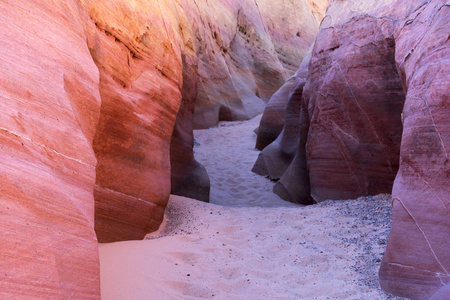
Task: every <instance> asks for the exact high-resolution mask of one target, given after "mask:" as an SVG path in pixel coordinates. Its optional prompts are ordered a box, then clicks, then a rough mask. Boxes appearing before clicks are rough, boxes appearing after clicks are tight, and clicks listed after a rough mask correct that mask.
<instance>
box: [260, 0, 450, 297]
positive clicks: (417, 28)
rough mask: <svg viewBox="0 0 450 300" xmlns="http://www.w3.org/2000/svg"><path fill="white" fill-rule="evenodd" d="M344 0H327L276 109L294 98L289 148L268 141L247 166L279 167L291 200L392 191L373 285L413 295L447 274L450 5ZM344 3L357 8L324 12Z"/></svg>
mask: <svg viewBox="0 0 450 300" xmlns="http://www.w3.org/2000/svg"><path fill="white" fill-rule="evenodd" d="M351 2H352V3H350V2H349V1H333V2H332V3H330V6H329V10H328V13H327V16H326V17H325V19H324V21H323V23H322V29H321V31H320V33H319V35H318V38H317V40H316V42H315V46H314V49H313V52H312V58H311V61H310V64H309V70H308V72H309V75H308V78H307V80H306V83H305V86H304V88H303V89H302V96H301V97H298V98H297V102H301V103H300V104H297V105H296V106H292V104H291V102H292V101H293V100H295V99H293V97H292V96H291V98H290V99H289V102H288V103H289V105H291V106H290V107H288V109H287V115H288V113H289V111H290V110H294V111H295V109H298V107H300V111H299V112H297V113H295V114H296V115H300V117H299V118H300V121H299V123H298V124H299V125H298V128H299V129H298V135H297V137H296V138H294V139H293V140H294V141H295V142H297V141H298V150H297V152H296V153H295V157H294V158H292V155H293V154H292V151H290V148H286V149H289V150H287V151H286V153H288V154H289V155H288V156H286V157H288V158H289V159H288V160H286V157H282V156H281V154H282V153H283V151H285V149H284V147H280V146H279V145H280V143H279V141H277V140H278V139H277V140H276V141H275V142H274V143H272V144H271V145H269V146H267V147H266V148H265V149H267V150H265V151H263V152H262V153H261V156H260V158H259V159H258V162H257V163H256V164H255V168H257V170H258V171H262V172H263V173H264V172H265V173H264V174H267V175H271V174H272V176H274V177H275V178H278V177H280V176H281V175H282V176H281V180H280V181H279V182H278V183H277V184H276V185H275V188H274V190H275V192H277V193H278V194H279V195H280V196H282V197H283V198H285V199H287V200H289V201H293V202H299V203H305V204H307V203H310V201H311V197H312V198H313V199H314V200H315V201H322V200H324V199H342V198H344V199H345V198H355V197H357V196H360V195H367V194H375V193H380V192H390V191H392V195H393V209H394V213H393V225H392V226H393V227H392V232H391V236H390V239H389V243H388V247H387V250H386V254H385V257H384V259H383V262H382V267H381V270H380V282H381V286H382V287H383V288H384V289H385V290H387V291H389V292H392V293H394V294H397V295H400V296H405V297H409V298H413V299H428V298H430V297H432V296H433V294H435V293H436V295H435V296H434V297H435V298H436V297H440V296H439V295H443V294H445V291H446V290H448V287H447V286H445V287H444V285H446V284H447V285H448V282H449V281H450V278H449V266H450V263H449V261H450V255H448V251H446V249H448V247H449V246H450V245H449V244H448V241H450V218H449V202H448V201H449V199H450V198H449V193H450V191H449V188H448V182H449V181H448V178H449V174H450V163H449V159H448V148H449V144H450V134H449V133H450V130H449V128H450V126H449V122H448V120H447V119H445V118H446V116H448V114H449V107H448V102H449V99H448V80H449V78H450V73H449V72H450V71H449V69H448V65H449V60H450V52H449V50H448V43H449V42H448V41H449V36H448V30H447V31H446V26H447V25H446V22H447V21H446V20H448V19H449V17H450V14H449V10H448V8H449V6H448V4H447V3H446V2H445V1H440V0H435V1H422V2H414V3H412V2H409V1H396V2H393V3H392V4H389V1H387V2H386V3H381V4H383V5H385V6H383V5H380V4H379V3H378V2H377V4H375V5H371V4H370V3H367V2H365V3H364V4H362V2H356V3H355V2H353V1H351ZM391 2H392V1H391ZM348 5H356V6H357V9H355V10H353V12H352V13H351V14H347V15H345V14H344V15H339V14H338V15H337V16H335V17H334V18H333V11H335V12H339V11H342V9H341V8H342V7H346V6H348ZM366 9H368V10H366ZM361 10H362V11H361ZM364 10H366V11H365V12H364ZM358 11H360V12H364V13H362V14H359V13H358ZM447 27H448V26H447ZM294 91H295V89H293V90H292V91H291V95H292V93H293V92H294ZM305 108H306V109H305ZM402 123H403V124H402ZM287 128H289V126H288V125H286V126H285V129H284V130H285V131H286V129H287ZM282 135H283V133H282V134H281V135H280V136H282ZM261 157H263V159H261ZM283 159H284V160H283ZM289 160H292V163H291V164H290V166H289V167H288V168H287V169H286V171H285V172H284V173H283V172H282V169H284V168H286V167H285V165H286V161H289ZM280 166H283V167H282V168H280ZM397 170H398V173H397ZM280 171H281V173H283V174H281V175H280ZM394 177H395V183H394V185H393V187H392V184H393V182H394ZM391 188H392V189H391Z"/></svg>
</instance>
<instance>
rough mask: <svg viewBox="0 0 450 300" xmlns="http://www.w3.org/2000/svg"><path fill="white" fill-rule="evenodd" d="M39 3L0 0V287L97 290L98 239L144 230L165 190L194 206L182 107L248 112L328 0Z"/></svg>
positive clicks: (202, 121)
mask: <svg viewBox="0 0 450 300" xmlns="http://www.w3.org/2000/svg"><path fill="white" fill-rule="evenodd" d="M37 3H38V2H37V1H27V0H19V1H9V0H6V1H2V3H1V4H0V10H1V12H2V13H1V15H2V18H0V24H1V28H0V36H1V37H2V43H1V45H0V50H1V55H0V61H1V66H2V68H1V70H0V77H1V80H0V106H1V110H0V114H1V115H2V118H1V119H2V123H1V125H0V138H1V139H2V142H1V143H0V145H1V146H0V157H1V161H0V165H1V170H2V172H1V175H0V177H1V188H0V194H1V199H2V204H3V205H2V208H1V210H2V214H1V216H0V222H1V224H2V227H3V230H4V238H3V242H2V247H1V249H0V258H1V262H0V266H1V267H2V270H4V272H2V275H1V276H2V279H1V280H0V295H1V296H2V298H5V299H24V298H28V297H38V298H44V299H53V298H79V299H98V298H100V291H99V277H98V276H99V268H98V265H99V262H98V250H97V241H100V242H112V241H119V240H126V239H140V238H142V237H143V236H144V235H145V234H146V233H147V232H149V231H153V230H155V229H157V228H158V226H159V224H160V222H161V221H162V218H163V213H164V208H165V206H166V204H167V201H168V198H169V194H170V192H171V191H172V192H174V193H181V194H183V195H188V196H191V197H194V198H197V199H201V200H205V201H207V198H208V191H209V180H208V177H207V174H206V173H205V170H204V168H203V167H202V166H201V165H199V164H198V163H197V162H196V161H195V159H194V157H193V153H192V144H193V136H192V128H193V116H194V115H195V116H196V121H195V124H196V125H197V126H200V127H207V126H211V125H215V124H216V123H217V121H218V120H219V119H224V120H237V119H246V118H249V117H252V116H254V115H255V114H257V113H259V112H261V111H262V109H263V107H264V105H265V102H266V101H267V100H268V99H269V97H270V96H271V95H272V93H273V92H275V91H276V90H277V89H278V88H279V87H280V86H281V85H282V84H283V82H284V79H285V78H287V77H288V76H290V75H292V73H293V72H294V70H295V68H296V66H297V65H298V63H299V62H300V61H301V59H302V57H303V56H304V52H305V51H306V49H307V48H308V47H309V44H310V43H311V42H312V40H313V38H314V35H315V34H316V33H317V29H318V24H319V21H320V19H321V18H322V14H323V12H324V9H325V4H326V1H324V2H323V3H320V4H315V3H310V2H308V1H297V2H296V3H290V1H281V2H278V4H279V5H275V4H273V3H272V1H259V0H258V1H250V0H248V1H231V2H230V1H222V0H221V1H219V0H217V1H208V2H206V1H187V0H186V1H184V0H182V1H169V0H166V1H165V0H160V1H137V0H127V1H124V0H102V1H93V0H81V1H76V0H69V1H59V0H55V1H51V4H46V3H45V1H44V2H42V3H39V4H37ZM281 23H284V24H285V25H282V24H281ZM171 173H172V175H173V176H171Z"/></svg>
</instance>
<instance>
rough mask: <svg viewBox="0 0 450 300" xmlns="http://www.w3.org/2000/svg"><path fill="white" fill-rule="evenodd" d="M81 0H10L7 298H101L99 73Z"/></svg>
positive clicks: (5, 84)
mask: <svg viewBox="0 0 450 300" xmlns="http://www.w3.org/2000/svg"><path fill="white" fill-rule="evenodd" d="M82 11H83V10H82V8H81V7H80V6H79V4H78V3H77V2H76V1H52V2H47V1H25V0H14V1H8V0H6V1H1V2H0V12H1V13H0V14H1V17H0V36H1V37H2V42H1V43H0V53H1V54H0V65H1V68H0V78H1V79H0V120H1V124H0V165H1V166H0V170H1V173H0V199H1V202H2V203H1V206H0V211H1V213H0V224H1V228H2V241H1V246H0V268H1V270H2V272H1V274H0V298H2V299H37V298H40V299H69V298H73V299H75V298H77V299H100V286H99V285H100V279H99V260H98V248H97V239H96V237H95V232H94V196H93V191H94V184H95V166H96V159H95V155H94V151H93V149H92V141H93V138H94V134H95V128H96V124H97V121H98V118H99V113H100V94H99V91H98V86H99V73H98V70H97V67H96V65H95V64H94V62H93V60H92V57H91V55H90V53H89V49H88V47H87V46H86V39H87V34H86V32H85V27H84V25H83V24H85V23H86V22H89V18H88V17H87V15H85V14H83V13H82Z"/></svg>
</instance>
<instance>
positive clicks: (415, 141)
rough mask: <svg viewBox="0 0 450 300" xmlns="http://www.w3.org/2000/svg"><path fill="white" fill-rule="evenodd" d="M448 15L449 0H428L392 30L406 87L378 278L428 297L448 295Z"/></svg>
mask: <svg viewBox="0 0 450 300" xmlns="http://www.w3.org/2000/svg"><path fill="white" fill-rule="evenodd" d="M395 9H400V8H399V7H398V6H395V7H394V10H395ZM449 19H450V6H449V4H448V2H446V1H442V0H439V1H438V0H434V1H429V2H428V3H424V4H423V5H422V6H420V7H418V8H416V9H415V10H414V11H413V13H411V14H410V15H408V17H406V18H404V19H403V20H401V21H400V22H399V23H398V28H397V31H396V36H395V41H396V54H395V61H396V65H397V69H398V71H399V75H400V76H399V77H400V78H402V82H403V86H404V88H405V91H406V92H407V93H406V101H405V107H404V109H403V115H402V118H403V135H402V143H401V151H400V169H399V171H398V174H397V177H396V179H395V183H394V187H393V190H392V204H393V221H392V230H391V233H390V236H389V241H388V245H387V249H386V252H385V255H384V258H383V261H382V266H381V270H380V283H381V287H382V288H383V289H385V290H387V291H389V292H391V293H395V294H397V295H400V296H405V297H409V298H413V299H428V298H429V297H430V296H431V295H433V294H434V293H435V292H436V293H437V290H438V289H442V291H441V292H439V293H440V294H441V295H446V296H445V297H443V298H439V297H438V296H436V297H435V298H437V299H449V297H450V294H449V293H448V291H449V287H448V285H449V282H450V273H449V272H450V252H449V248H450V185H449V183H450V161H449V153H450V121H449V119H448V117H449V116H450V105H449V104H450V98H449V82H450V68H449V66H450V42H449V31H448V20H449ZM445 284H447V286H446V287H445V288H443V287H442V286H443V285H445ZM445 290H446V291H447V293H445ZM439 293H438V294H439Z"/></svg>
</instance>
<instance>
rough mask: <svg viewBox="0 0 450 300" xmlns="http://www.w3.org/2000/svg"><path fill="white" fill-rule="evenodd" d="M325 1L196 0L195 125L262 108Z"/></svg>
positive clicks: (299, 55) (313, 29) (307, 39)
mask: <svg viewBox="0 0 450 300" xmlns="http://www.w3.org/2000/svg"><path fill="white" fill-rule="evenodd" d="M327 2H328V1H315V3H312V2H310V1H306V0H302V1H295V2H293V1H288V0H283V1H277V2H274V1H268V0H257V1H253V0H246V1H223V0H213V1H208V2H206V1H195V3H196V4H197V8H196V10H195V11H194V15H192V17H191V18H192V20H193V23H194V24H195V25H194V26H195V28H194V32H195V36H196V39H197V41H198V46H197V47H198V48H197V54H198V58H199V64H198V76H199V80H198V95H197V104H196V107H195V112H194V128H207V127H210V126H214V125H216V124H217V122H218V121H219V120H225V121H231V120H245V119H249V118H251V117H253V116H256V115H257V114H259V113H261V112H263V110H264V106H265V103H266V102H267V101H268V100H269V98H270V97H271V96H272V94H273V93H274V92H275V91H277V89H278V88H279V87H281V86H282V85H283V83H284V81H285V80H286V79H287V78H288V77H289V76H291V75H292V74H293V73H294V72H295V70H296V69H297V67H298V65H299V64H300V62H301V60H302V59H303V56H304V55H305V54H306V52H307V50H308V48H309V47H310V45H311V43H312V42H313V40H314V38H315V36H316V34H317V31H318V27H319V22H320V20H321V18H322V16H323V13H324V11H325V6H326V3H327Z"/></svg>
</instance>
